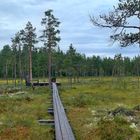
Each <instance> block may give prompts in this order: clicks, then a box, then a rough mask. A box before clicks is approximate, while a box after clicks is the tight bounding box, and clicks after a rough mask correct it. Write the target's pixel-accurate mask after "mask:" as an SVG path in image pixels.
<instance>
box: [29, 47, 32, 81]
mask: <svg viewBox="0 0 140 140" xmlns="http://www.w3.org/2000/svg"><path fill="white" fill-rule="evenodd" d="M29 82H30V83H32V47H31V46H30V47H29Z"/></svg>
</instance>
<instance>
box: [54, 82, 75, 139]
mask: <svg viewBox="0 0 140 140" xmlns="http://www.w3.org/2000/svg"><path fill="white" fill-rule="evenodd" d="M52 90H53V112H54V124H55V138H56V140H75V137H74V134H73V132H72V129H71V126H70V124H69V121H68V119H67V116H66V113H65V109H64V107H63V105H62V102H61V100H60V97H59V94H58V89H57V85H56V83H55V82H54V83H52Z"/></svg>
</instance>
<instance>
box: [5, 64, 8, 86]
mask: <svg viewBox="0 0 140 140" xmlns="http://www.w3.org/2000/svg"><path fill="white" fill-rule="evenodd" d="M5 79H6V84H7V85H8V66H7V62H6V65H5Z"/></svg>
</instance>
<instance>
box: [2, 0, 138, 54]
mask: <svg viewBox="0 0 140 140" xmlns="http://www.w3.org/2000/svg"><path fill="white" fill-rule="evenodd" d="M117 2H118V0H104V1H103V0H98V1H91V0H6V1H2V2H1V3H0V17H1V21H0V46H1V47H2V46H3V45H4V44H7V43H10V40H11V38H12V37H13V36H14V34H15V33H16V32H17V31H19V30H21V29H23V28H24V27H25V25H26V23H27V22H28V21H31V22H32V24H33V26H34V27H37V33H38V35H39V34H40V32H39V31H40V30H41V29H42V27H41V24H40V22H41V19H42V17H43V16H44V11H46V10H48V9H53V10H54V14H55V16H56V17H58V18H59V20H60V21H61V25H60V30H61V42H60V48H61V49H63V50H64V51H66V50H67V49H68V47H69V45H70V43H73V44H74V46H75V47H76V49H77V51H79V52H81V53H85V54H86V55H93V54H100V55H107V56H112V55H114V54H115V53H118V52H122V53H123V54H124V55H129V56H132V55H133V54H137V48H136V49H134V48H133V49H130V48H129V49H123V50H121V49H120V48H119V47H118V46H117V45H115V46H113V47H109V46H110V45H109V44H110V42H109V40H110V39H109V36H110V34H111V32H110V30H108V29H99V28H97V27H94V26H93V25H92V24H91V22H90V18H89V15H91V14H93V15H95V16H96V15H97V16H98V15H99V14H101V13H104V12H105V13H106V12H108V11H109V10H112V9H113V5H116V3H117ZM39 45H40V44H39ZM129 50H131V51H129Z"/></svg>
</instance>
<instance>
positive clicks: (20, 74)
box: [19, 45, 22, 88]
mask: <svg viewBox="0 0 140 140" xmlns="http://www.w3.org/2000/svg"><path fill="white" fill-rule="evenodd" d="M19 78H20V88H22V69H21V47H20V45H19Z"/></svg>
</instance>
